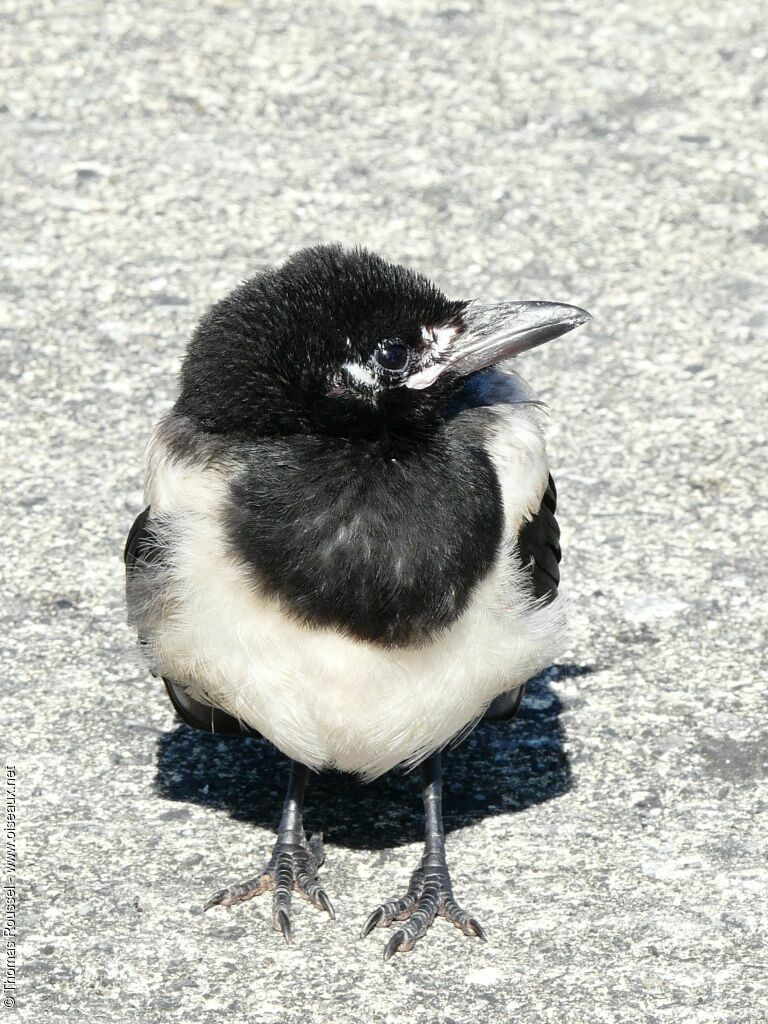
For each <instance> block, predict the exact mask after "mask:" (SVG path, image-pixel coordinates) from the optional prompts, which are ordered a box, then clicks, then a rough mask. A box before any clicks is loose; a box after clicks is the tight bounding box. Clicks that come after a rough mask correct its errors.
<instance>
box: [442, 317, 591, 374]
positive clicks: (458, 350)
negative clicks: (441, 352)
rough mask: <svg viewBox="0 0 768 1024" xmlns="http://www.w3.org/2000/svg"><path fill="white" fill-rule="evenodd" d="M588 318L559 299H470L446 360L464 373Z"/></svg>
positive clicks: (506, 356)
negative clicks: (542, 300)
mask: <svg viewBox="0 0 768 1024" xmlns="http://www.w3.org/2000/svg"><path fill="white" fill-rule="evenodd" d="M591 319H592V318H591V316H590V314H589V313H588V312H587V311H586V309H581V308H580V307H579V306H567V305H565V304H563V303H561V302H499V303H496V304H494V305H485V304H482V303H479V302H470V303H468V304H467V306H466V308H465V310H464V311H463V313H462V320H463V321H464V328H465V329H464V330H463V331H462V332H461V333H460V334H458V335H457V337H456V338H455V340H454V342H453V344H452V345H451V346H450V350H449V352H448V353H447V355H448V359H447V362H448V363H449V365H450V367H451V369H452V370H453V371H454V372H458V373H460V374H461V375H462V376H464V375H466V374H470V373H474V372H475V371H476V370H482V369H484V368H485V367H487V366H493V364H494V363H500V362H502V360H504V359H511V358H512V357H513V356H518V355H520V353H521V352H526V351H527V350H528V349H530V348H535V347H536V346H537V345H543V344H544V343H545V342H547V341H552V339H553V338H559V337H560V335H561V334H567V333H568V331H572V330H573V329H574V328H575V327H580V326H581V325H582V324H585V323H586V322H587V321H588V320H591Z"/></svg>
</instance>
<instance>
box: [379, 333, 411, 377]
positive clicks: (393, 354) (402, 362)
mask: <svg viewBox="0 0 768 1024" xmlns="http://www.w3.org/2000/svg"><path fill="white" fill-rule="evenodd" d="M373 358H374V359H375V360H376V362H377V363H378V364H379V366H380V367H381V368H382V369H384V370H391V371H392V372H393V373H397V372H398V371H399V370H404V369H405V368H406V366H407V365H408V346H407V345H403V344H402V342H400V341H384V342H382V344H381V345H379V347H378V348H377V349H376V351H375V352H374V354H373Z"/></svg>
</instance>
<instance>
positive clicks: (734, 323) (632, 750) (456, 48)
mask: <svg viewBox="0 0 768 1024" xmlns="http://www.w3.org/2000/svg"><path fill="white" fill-rule="evenodd" d="M765 15H766V10H765V5H764V3H763V2H758V0H754V2H752V0H738V2H735V3H729V4H723V3H721V2H717V3H715V2H709V0H707V2H704V3H700V4H697V5H692V4H689V3H681V2H679V0H672V2H670V0H665V2H663V3H662V2H658V0H653V2H647V3H644V4H642V5H641V4H626V3H615V4H608V3H598V2H581V0H574V2H566V0H554V2H547V0H540V2H537V3H533V2H530V0H522V2H519V3H515V4H511V3H503V2H491V0H489V2H487V3H481V2H465V0H454V2H452V3H450V4H449V5H446V4H432V3H426V2H423V0H416V2H408V3H405V2H393V3H384V2H371V3H366V4H355V3H346V4H341V3H336V4H332V3H327V2H323V3H318V4H316V5H313V6H310V5H298V4H289V3H283V4H279V3H275V2H272V3H251V4H246V3H239V2H235V0H219V2H218V3H216V4H210V5H209V4H200V3H187V4H181V3H179V4H173V3H146V2H133V3H130V4H128V3H126V2H124V0H118V2H107V3H87V2H82V0H72V2H67V0H65V2H63V3H62V2H56V3H53V2H44V3H38V4H13V3H12V4H10V5H7V4H6V5H5V19H4V24H3V30H2V33H0V63H1V65H2V68H1V70H0V88H1V89H2V96H1V97H0V133H1V143H2V144H1V145H0V165H1V171H2V207H1V214H0V216H1V217H2V232H1V238H2V241H1V243H0V360H2V384H1V387H2V393H0V419H2V440H1V441H0V444H1V445H2V448H1V452H0V454H1V455H2V469H3V491H2V521H3V525H2V533H1V534H0V535H1V536H2V547H3V557H2V559H1V560H0V578H1V579H2V608H1V609H0V614H2V619H3V627H2V634H1V635H2V641H1V642H0V648H1V650H0V659H1V660H2V669H1V672H0V685H1V686H2V693H3V698H2V708H3V739H4V744H5V746H6V748H7V761H8V763H9V764H12V765H15V766H16V769H17V772H18V784H17V794H18V798H17V814H18V875H17V879H16V881H17V884H18V895H19V901H20V914H19V919H18V938H19V941H20V945H19V948H18V966H19V969H20V970H19V976H18V978H17V989H16V990H13V991H12V992H11V990H7V992H8V993H9V994H10V995H12V996H13V997H14V998H15V999H16V1003H17V1005H16V1007H15V1010H14V1009H13V1008H8V1007H6V1012H7V1015H8V1016H7V1019H8V1020H13V1019H14V1012H15V1013H16V1014H17V1018H16V1019H20V1020H29V1021H34V1022H36V1024H37V1022H39V1024H48V1022H53V1021H57V1022H58V1021H63V1020H70V1019H76V1020H83V1021H86V1022H88V1024H91V1022H94V1024H99V1022H101V1021H110V1022H112V1024H129V1022H130V1024H133V1022H140V1021H141V1022H145V1021H148V1022H152V1024H154V1022H158V1024H160V1022H162V1024H165V1022H169V1024H171V1022H176V1021H183V1022H187V1021H195V1022H207V1021H216V1022H218V1021H221V1020H226V1021H228V1022H232V1024H241V1022H246V1021H248V1022H254V1021H255V1022H265V1024H267V1022H268V1024H272V1022H279V1024H284V1022H287V1024H294V1022H295V1024H299V1022H302V1024H303V1022H306V1021H321V1022H326V1021H334V1022H339V1024H342V1022H345V1021H360V1020H363V1021H375V1022H399V1021H408V1022H409V1024H436V1022H440V1024H451V1022H453V1024H465V1022H468V1021H472V1022H477V1021H483V1022H484V1021H492V1022H495V1021H508V1020H514V1021H516V1022H519V1024H528V1022H539V1021H542V1022H564V1024H581V1022H584V1024H593V1022H631V1024H635V1022H648V1024H651V1022H653V1024H656V1022H659V1024H667V1022H685V1024H710V1022H713V1024H714V1022H718V1024H719V1022H723V1024H726V1022H727V1024H737V1022H738V1024H746V1022H761V1024H762V1022H764V1021H765V1020H766V1019H768V992H767V989H768V980H767V978H766V970H765V945H766V915H765V907H766V903H765V892H766V883H767V882H768V867H767V866H766V834H765V816H764V812H765V809H766V783H765V775H766V761H767V760H768V756H767V749H768V745H767V744H766V736H767V733H766V727H765V724H764V718H765V715H764V710H765V683H764V678H765V652H764V651H765V635H766V582H767V576H768V563H767V562H766V558H765V545H766V535H767V534H768V528H767V527H768V522H767V514H766V498H767V497H768V485H767V484H766V469H765V439H766V408H768V379H767V375H766V341H767V340H768V288H767V287H766V282H767V281H768V255H767V249H768V216H767V215H766V211H768V205H767V204H766V200H767V199H768V195H767V193H768V185H767V182H768V148H767V146H766V138H767V137H768V93H767V87H768V46H767V44H766V26H765ZM329 240H338V241H342V242H345V243H356V242H360V243H363V244H366V245H368V246H370V247H371V248H373V249H376V250H378V251H380V252H381V253H382V254H384V255H385V256H387V257H389V258H391V259H395V260H400V261H403V262H406V263H409V264H411V265H413V266H415V267H417V268H418V269H420V270H422V271H423V272H425V273H427V274H428V275H429V276H431V277H433V278H434V279H435V280H436V281H437V282H438V283H439V284H440V285H441V286H442V287H443V288H444V289H445V290H446V291H447V292H448V293H449V294H451V295H453V296H456V297H471V296H480V297H483V298H486V299H489V300H490V299H497V300H501V299H507V298H552V299H557V300H561V301H565V302H572V303H576V304H578V305H582V306H585V307H587V308H588V309H590V310H591V311H592V313H593V314H594V322H593V324H592V325H591V326H590V327H589V328H588V329H586V330H581V331H579V332H577V333H576V334H574V335H569V336H567V337H566V338H563V339H562V340H560V341H557V342H555V343H553V344H552V345H550V346H548V347H546V348H544V349H541V350H537V351H535V352H531V353H529V354H528V355H526V356H525V357H523V359H522V360H521V361H520V369H521V372H523V374H524V375H525V376H526V377H527V378H528V380H529V381H530V382H531V384H532V385H533V386H534V387H535V388H536V389H537V390H538V391H539V393H540V397H542V398H543V399H544V400H545V401H547V403H548V404H549V406H550V408H551V417H550V432H549V436H550V448H551V455H552V464H553V468H554V472H555V475H556V478H557V481H558V486H559V492H560V516H559V518H560V522H561V527H562V532H563V547H564V552H565V555H564V562H563V567H562V568H563V579H564V588H565V590H566V591H567V593H568V594H569V597H570V605H571V612H570V621H571V634H570V640H569V646H568V649H567V651H566V653H565V655H564V657H563V659H562V661H561V663H560V664H558V665H557V666H555V667H554V668H553V669H552V670H550V672H549V673H548V674H546V675H545V677H543V678H542V679H540V680H538V681H537V682H536V683H535V684H534V685H533V686H532V687H531V688H530V690H529V694H528V697H527V698H526V703H525V705H524V708H523V711H522V714H521V717H520V719H519V720H518V721H517V723H515V724H513V725H509V726H505V727H490V726H486V727H483V728H481V729H480V730H478V732H476V733H475V734H474V735H473V736H472V737H471V739H470V740H469V741H468V742H467V743H465V744H464V746H463V747H461V748H460V749H459V750H457V751H456V752H455V754H453V755H452V756H451V757H450V759H449V763H448V766H447V769H446V778H447V792H446V811H447V825H448V828H449V836H448V851H449V862H450V864H451V866H452V869H453V874H454V881H455V885H456V892H457V896H458V897H459V898H460V900H461V901H462V902H463V903H464V904H465V905H466V906H467V908H468V909H470V910H472V911H473V912H475V913H476V914H477V915H478V916H479V917H480V918H481V920H482V921H483V923H484V925H485V926H486V929H487V931H488V935H489V942H488V944H487V945H481V944H480V943H478V942H473V941H470V940H468V939H465V938H464V937H462V936H461V935H460V934H459V933H458V932H456V931H455V930H453V929H451V928H450V927H449V926H448V925H447V924H445V922H441V921H438V922H437V923H436V925H435V926H434V928H433V929H432V932H431V933H430V935H429V937H428V938H427V939H426V940H424V941H423V942H422V943H420V944H419V945H418V946H417V948H416V949H415V950H414V951H413V952H412V953H410V954H408V955H403V956H398V957H396V958H395V959H394V960H393V961H392V962H391V963H390V964H388V965H386V966H385V965H384V964H383V963H382V960H381V954H382V950H383V945H384V940H385V936H384V934H383V933H382V932H375V933H374V934H373V935H372V936H370V937H369V938H368V939H366V940H364V941H360V940H358V938H357V933H358V931H359V928H360V926H361V924H362V922H363V921H364V919H365V917H366V916H367V914H368V913H369V911H370V910H371V909H372V907H373V906H375V905H376V904H377V903H378V902H379V901H380V899H382V898H385V897H388V896H391V895H394V894H395V893H396V892H398V890H400V889H401V888H402V886H403V885H404V884H405V882H406V881H407V878H408V876H409V873H410V870H411V868H412V866H413V865H414V863H415V860H416V858H417V857H418V855H419V849H420V842H419V839H420V835H419V830H420V813H419V798H418V793H417V785H416V780H415V779H414V777H413V776H407V775H399V774H393V775H391V776H389V777H387V778H386V779H384V780H382V781H381V782H379V783H377V784H376V785H374V786H373V787H369V788H364V787H362V786H357V785H356V784H351V783H350V782H349V780H345V779H340V778H333V777H330V778H325V779H323V780H321V781H320V782H319V783H318V784H317V786H316V787H315V788H314V789H313V790H312V791H311V792H310V796H309V823H310V826H313V825H315V826H322V827H323V828H324V829H325V834H326V841H327V851H328V856H327V861H326V864H325V866H324V868H323V879H324V882H325V884H326V886H327V888H328V891H329V893H330V894H331V896H332V898H333V900H334V902H335V905H336V910H337V915H338V920H337V921H336V923H335V924H331V923H329V922H328V921H327V920H325V919H324V918H323V917H322V916H321V915H320V914H319V913H317V912H316V911H315V910H313V909H312V908H311V907H309V906H306V905H299V906H298V908H297V913H296V921H295V934H296V941H295V944H294V945H293V946H292V947H290V948H288V947H285V946H284V945H283V943H282V939H281V938H280V936H279V935H278V934H276V933H275V932H273V931H272V929H271V922H270V908H269V901H268V900H265V899H262V900H254V901H253V902H251V903H248V904H246V905H243V906H240V907H235V908H233V909H232V910H230V911H223V910H214V911H211V912H210V913H208V914H206V915H203V913H202V909H201V908H202V903H203V900H204V899H205V897H206V896H207V895H208V894H209V893H210V892H211V891H212V890H214V889H216V888H218V887H219V886H220V885H222V884H225V883H227V882H230V881H233V880H237V879H241V878H243V877H245V876H248V875H250V874H252V873H253V870H254V869H255V868H258V867H259V866H260V865H261V863H262V861H263V859H264V857H265V855H266V854H267V852H268V849H269V846H270V844H271V841H272V837H273V829H274V826H275V824H276V818H277V814H278V811H279V804H280V801H281V798H282V790H283V785H284V767H283V764H282V762H281V759H280V758H279V757H278V756H277V755H276V754H275V753H274V752H273V751H271V750H269V749H268V748H266V747H265V745H264V744H259V743H257V742H251V741H247V742H240V743H236V742H232V741H226V740H217V739H215V738H210V737H206V736H203V735H198V734H193V733H191V732H190V731H188V730H187V729H186V728H184V727H181V726H180V725H179V724H178V723H177V722H176V721H175V720H174V716H173V714H172V710H171V707H170V705H169V703H168V701H167V700H166V698H165V695H164V693H163V692H161V689H160V688H159V687H158V684H157V682H156V681H154V680H152V679H151V678H149V677H148V675H147V674H146V673H145V671H144V670H143V668H142V667H141V665H140V663H139V661H138V659H137V656H136V654H135V652H134V650H133V642H132V637H131V636H130V633H129V631H128V628H127V627H126V626H125V624H124V608H123V593H122V565H121V548H122V543H123V539H124V536H125V533H126V531H127V529H128V527H129V525H130V523H131V521H132V519H133V517H134V515H135V514H136V512H137V511H138V510H139V509H140V507H141V485H142V453H143V447H144V444H145V442H146V439H147V437H148V434H149V431H150V428H151V426H152V424H153V422H154V421H155V420H156V419H157V418H158V417H159V416H160V415H161V414H162V413H163V412H164V410H166V409H167V407H168V405H169V403H170V402H171V400H172V398H173V394H174V387H175V373H176V370H177V368H178V365H179V360H180V357H181V354H182V352H183V349H184V344H185V340H186V338H187V337H188V335H189V333H190V330H191V329H192V327H193V325H194V323H195V321H196V319H197V318H198V316H199V315H200V313H201V312H202V311H203V310H204V309H205V308H206V306H207V305H208V304H209V303H210V302H211V301H212V300H213V299H216V298H218V297H220V296H221V295H222V294H224V293H225V292H226V291H227V290H228V289H229V288H230V287H232V286H233V284H235V283H236V282H237V281H238V280H240V279H241V278H242V277H244V276H246V275H248V274H250V273H252V272H253V271H254V270H256V269H258V268H260V267H262V266H265V265H267V264H270V263H274V262H277V261H280V260H282V259H283V258H284V257H286V256H287V255H288V254H289V253H291V252H292V251H293V250H295V249H297V248H299V247H301V246H303V245H305V244H308V243H312V242H318V241H329ZM761 812H762V818H761ZM5 868H6V874H7V869H8V864H7V863H6V865H5ZM4 884H5V883H4Z"/></svg>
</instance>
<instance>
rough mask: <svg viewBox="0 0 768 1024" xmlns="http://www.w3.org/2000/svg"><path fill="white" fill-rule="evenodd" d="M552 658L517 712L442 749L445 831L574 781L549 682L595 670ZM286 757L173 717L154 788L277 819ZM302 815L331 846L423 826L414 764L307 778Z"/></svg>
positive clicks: (368, 844)
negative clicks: (367, 777)
mask: <svg viewBox="0 0 768 1024" xmlns="http://www.w3.org/2000/svg"><path fill="white" fill-rule="evenodd" d="M593 671H594V669H593V668H592V667H590V666H583V665H556V666H554V667H553V668H551V669H549V670H548V671H547V672H545V673H543V674H542V675H540V676H537V677H536V678H535V679H532V680H531V681H530V682H529V683H528V685H527V687H526V693H525V697H524V699H523V703H522V706H521V708H520V712H519V714H518V716H517V718H516V719H515V720H514V721H512V722H496V723H490V722H484V723H483V724H481V725H480V726H479V727H478V728H477V729H475V731H474V732H473V733H472V734H471V735H470V736H469V737H468V738H467V739H466V740H465V741H464V743H462V744H461V745H460V746H458V747H456V748H455V749H454V750H452V751H450V753H448V755H447V756H446V757H445V758H444V772H443V777H444V800H443V803H444V810H445V827H446V831H447V832H450V831H452V830H454V829H457V828H463V827H465V826H467V825H470V824H472V822H474V821H477V820H479V819H482V818H487V817H489V816H493V815H497V814H503V813H508V812H510V811H521V810H524V809H525V808H526V807H532V806H533V805H535V804H539V803H543V802H545V801H546V800H552V799H554V798H555V797H558V796H561V795H562V794H563V793H566V792H568V790H569V789H570V788H571V785H572V780H571V769H570V764H569V761H568V755H567V753H566V751H565V744H564V732H563V727H562V724H561V722H560V713H561V711H562V709H563V706H562V702H561V700H560V698H559V697H558V696H557V694H556V693H555V692H554V690H553V689H552V686H551V685H550V684H551V683H552V682H554V681H556V680H558V679H563V678H565V677H567V676H581V675H587V674H589V673H591V672H593ZM287 775H288V771H287V760H286V758H285V757H284V756H283V755H282V754H280V753H279V751H277V750H276V749H275V748H274V747H273V746H272V745H271V744H270V743H268V742H267V741H266V740H263V739H253V738H247V737H239V736H214V735H210V734H208V733H204V732H199V731H197V730H195V729H191V728H189V727H188V726H186V725H179V726H178V727H177V728H176V729H174V730H173V731H172V732H168V733H164V734H163V735H162V736H161V737H160V739H159V740H158V745H157V772H156V775H155V782H154V785H155V790H156V792H157V793H158V794H159V795H160V796H161V797H163V798H164V799H167V800H173V801H176V802H190V803H196V804H201V805H203V806H206V807H215V808H217V809H219V810H225V811H227V812H228V813H229V814H230V815H231V816H232V817H233V818H235V819H237V820H239V821H247V822H251V823H252V824H256V825H259V826H261V827H263V828H269V829H273V830H274V829H275V828H276V826H277V821H278V818H279V815H280V808H281V805H282V799H283V793H284V789H285V785H286V781H287ZM305 823H306V826H307V829H308V830H309V831H312V830H315V829H319V830H321V831H323V832H324V833H325V836H326V839H327V840H329V841H330V842H332V843H333V844H334V845H336V846H346V847H353V848H355V849H367V850H379V849H384V848H387V847H393V846H399V845H403V844H405V843H410V842H415V841H416V840H418V839H419V838H421V836H422V834H423V813H422V807H421V800H420V799H419V790H418V773H417V772H402V771H392V772H388V773H387V774H386V775H384V776H382V777H381V778H379V779H376V780H375V781H374V782H371V783H367V784H362V783H359V782H358V781H357V780H356V779H355V778H354V777H351V776H349V775H344V774H342V773H340V772H323V773H321V774H320V775H318V776H314V777H313V778H312V780H311V788H310V790H309V791H308V798H307V813H306V817H305Z"/></svg>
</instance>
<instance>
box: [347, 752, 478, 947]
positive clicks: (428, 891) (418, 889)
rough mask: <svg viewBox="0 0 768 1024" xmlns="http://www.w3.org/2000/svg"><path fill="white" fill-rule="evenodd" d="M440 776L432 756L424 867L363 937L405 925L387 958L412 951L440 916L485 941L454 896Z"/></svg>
mask: <svg viewBox="0 0 768 1024" xmlns="http://www.w3.org/2000/svg"><path fill="white" fill-rule="evenodd" d="M442 789H443V784H442V777H441V768H440V754H439V752H438V753H436V754H432V756H431V757H429V758H427V760H426V761H424V763H423V764H422V765H421V792H422V796H423V797H424V813H425V818H426V839H425V843H424V855H423V857H422V858H421V864H420V865H419V867H418V868H416V870H415V871H414V872H413V874H412V875H411V881H410V884H409V886H408V891H407V892H406V894H405V895H404V896H400V897H398V898H396V899H393V900H389V901H388V902H387V903H382V904H381V906H379V907H377V908H376V910H374V912H373V913H372V914H371V916H370V917H369V918H368V920H367V921H366V922H365V925H364V926H363V931H362V935H361V938H364V937H365V936H366V935H368V933H369V932H371V931H373V929H374V928H385V927H386V926H387V925H390V924H391V923H392V922H393V921H406V922H407V923H406V924H403V925H402V926H401V927H399V928H398V929H397V931H396V932H395V933H394V934H393V935H392V937H391V939H390V940H389V942H388V943H387V945H386V948H385V949H384V959H385V960H389V959H390V957H392V956H393V955H394V954H395V953H404V952H406V950H409V949H413V947H414V946H415V945H416V943H417V942H418V940H419V939H421V938H422V937H423V936H424V935H426V934H427V930H428V929H429V928H430V926H431V925H432V922H433V921H434V920H435V918H436V917H437V916H438V914H439V915H440V916H441V917H445V918H447V920H448V921H450V922H451V923H452V924H454V925H455V926H456V927H457V928H460V929H461V931H463V932H464V934H465V935H476V936H477V937H478V938H479V939H481V940H482V941H483V942H485V941H486V937H485V932H484V931H483V928H482V926H481V924H480V922H479V921H477V920H476V918H474V917H470V915H469V914H468V913H467V912H466V911H465V910H462V909H461V907H460V906H459V905H458V903H457V902H456V900H455V899H454V897H453V885H452V883H451V876H450V874H449V872H448V865H447V864H446V861H445V832H444V829H443V810H442Z"/></svg>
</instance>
